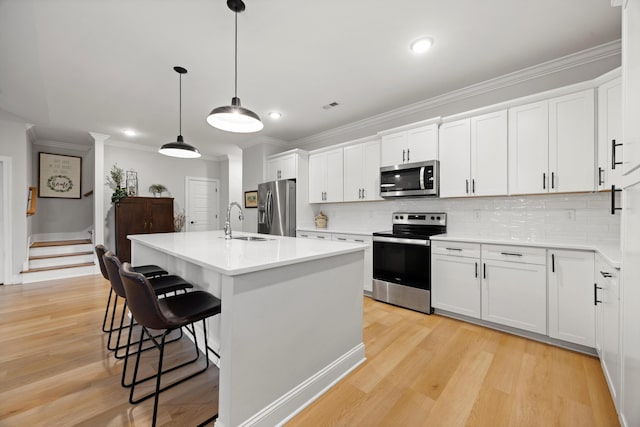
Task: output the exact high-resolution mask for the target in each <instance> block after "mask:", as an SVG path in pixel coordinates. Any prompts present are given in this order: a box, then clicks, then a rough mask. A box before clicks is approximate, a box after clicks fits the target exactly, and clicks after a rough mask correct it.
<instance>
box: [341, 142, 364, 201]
mask: <svg viewBox="0 0 640 427" xmlns="http://www.w3.org/2000/svg"><path fill="white" fill-rule="evenodd" d="M363 149H364V144H357V145H351V146H349V147H344V201H345V202H354V201H356V202H357V201H359V200H362V189H363V187H364V185H363V182H362V177H363V176H364V155H363Z"/></svg>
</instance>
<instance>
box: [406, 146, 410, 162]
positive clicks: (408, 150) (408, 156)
mask: <svg viewBox="0 0 640 427" xmlns="http://www.w3.org/2000/svg"><path fill="white" fill-rule="evenodd" d="M410 152H411V150H410V149H408V148H407V162H410V161H411V155H410V154H409V153H410Z"/></svg>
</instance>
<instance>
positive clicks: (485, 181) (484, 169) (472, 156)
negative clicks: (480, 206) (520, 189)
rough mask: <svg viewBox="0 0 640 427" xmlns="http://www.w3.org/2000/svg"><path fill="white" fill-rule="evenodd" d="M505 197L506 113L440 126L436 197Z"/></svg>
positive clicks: (500, 112)
mask: <svg viewBox="0 0 640 427" xmlns="http://www.w3.org/2000/svg"><path fill="white" fill-rule="evenodd" d="M506 194H507V111H506V110H501V111H496V112H494V113H489V114H484V115H481V116H475V117H471V118H470V119H462V120H457V121H454V122H448V123H443V124H442V126H440V197H464V196H492V195H506Z"/></svg>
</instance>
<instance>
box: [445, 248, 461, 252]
mask: <svg viewBox="0 0 640 427" xmlns="http://www.w3.org/2000/svg"><path fill="white" fill-rule="evenodd" d="M445 249H446V250H448V251H458V252H462V249H460V248H445Z"/></svg>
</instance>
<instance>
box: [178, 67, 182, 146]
mask: <svg viewBox="0 0 640 427" xmlns="http://www.w3.org/2000/svg"><path fill="white" fill-rule="evenodd" d="M179 81H180V83H179V88H180V89H178V91H179V92H180V95H179V99H180V102H179V104H180V114H179V116H178V117H179V120H178V128H179V130H180V135H182V74H180V80H179Z"/></svg>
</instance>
